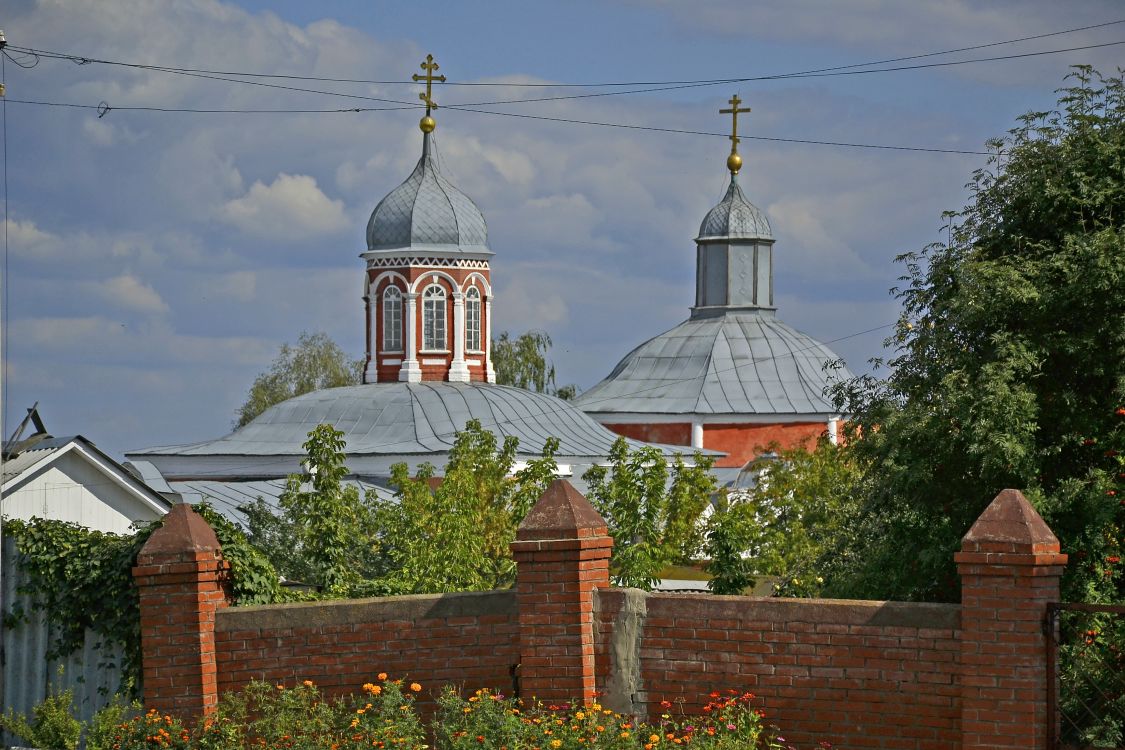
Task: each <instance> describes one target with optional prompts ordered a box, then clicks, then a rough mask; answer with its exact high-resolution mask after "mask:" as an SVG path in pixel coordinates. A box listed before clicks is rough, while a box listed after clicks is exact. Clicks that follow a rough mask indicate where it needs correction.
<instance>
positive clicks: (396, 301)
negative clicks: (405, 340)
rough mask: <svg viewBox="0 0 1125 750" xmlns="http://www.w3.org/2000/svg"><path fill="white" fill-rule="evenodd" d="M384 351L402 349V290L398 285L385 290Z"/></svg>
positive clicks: (399, 350)
mask: <svg viewBox="0 0 1125 750" xmlns="http://www.w3.org/2000/svg"><path fill="white" fill-rule="evenodd" d="M383 351H385V352H401V351H402V292H401V291H399V288H398V287H397V286H389V287H387V289H386V291H385V292H383Z"/></svg>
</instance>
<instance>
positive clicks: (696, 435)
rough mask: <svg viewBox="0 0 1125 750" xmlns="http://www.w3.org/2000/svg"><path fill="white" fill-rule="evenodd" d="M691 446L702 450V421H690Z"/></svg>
mask: <svg viewBox="0 0 1125 750" xmlns="http://www.w3.org/2000/svg"><path fill="white" fill-rule="evenodd" d="M691 447H692V448H695V449H696V450H697V451H700V450H703V423H702V422H700V421H699V420H696V421H694V422H692V423H691Z"/></svg>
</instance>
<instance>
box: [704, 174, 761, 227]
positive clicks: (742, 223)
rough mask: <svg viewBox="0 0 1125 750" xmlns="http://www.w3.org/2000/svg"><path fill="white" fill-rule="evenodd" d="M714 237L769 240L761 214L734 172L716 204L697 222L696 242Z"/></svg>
mask: <svg viewBox="0 0 1125 750" xmlns="http://www.w3.org/2000/svg"><path fill="white" fill-rule="evenodd" d="M716 239H724V240H725V239H737V240H772V239H773V232H772V231H771V230H770V222H769V220H768V219H767V218H766V215H765V213H763V212H762V209H760V208H758V207H757V206H755V205H754V204H753V203H751V202H750V201H748V200H747V199H746V196H745V195H744V194H743V192H742V188H740V187H739V186H738V180H737V179H736V178H735V177H734V175H732V176H731V180H730V187H728V188H727V194H726V195H724V196H723V199H722V200H721V201H719V205H717V206H715V207H714V208H712V209H711V210H710V211H708V212H707V216H705V217H704V218H703V223H702V224H700V225H699V236H698V237H696V242H699V241H701V240H716Z"/></svg>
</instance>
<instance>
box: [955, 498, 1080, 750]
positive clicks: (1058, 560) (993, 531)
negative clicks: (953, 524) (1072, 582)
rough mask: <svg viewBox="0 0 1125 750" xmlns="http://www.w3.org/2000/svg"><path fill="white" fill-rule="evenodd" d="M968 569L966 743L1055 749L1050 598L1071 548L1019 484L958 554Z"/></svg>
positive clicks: (964, 579)
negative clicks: (1063, 549)
mask: <svg viewBox="0 0 1125 750" xmlns="http://www.w3.org/2000/svg"><path fill="white" fill-rule="evenodd" d="M954 560H956V561H957V570H958V572H959V573H960V574H961V639H962V640H961V732H962V737H963V739H962V747H963V748H989V749H990V750H1001V749H1002V748H1012V750H1016V749H1017V748H1018V750H1047V748H1048V746H1049V744H1048V743H1049V740H1048V737H1047V642H1046V636H1045V635H1044V632H1043V623H1044V621H1045V617H1046V611H1047V604H1048V602H1057V601H1058V600H1059V577H1060V576H1061V575H1062V572H1063V567H1064V566H1065V565H1066V555H1063V554H1060V553H1059V540H1058V539H1056V538H1055V535H1054V534H1053V533H1051V530H1050V529H1049V528H1047V524H1046V523H1044V522H1043V519H1042V518H1041V517H1040V516H1039V514H1038V513H1036V512H1035V509H1034V508H1032V507H1031V504H1030V503H1029V502H1028V501H1027V499H1026V498H1025V497H1024V496H1023V494H1022V493H1020V492H1019V491H1018V490H1004V491H1002V492H1001V493H1000V494H999V495H997V496H996V498H995V499H994V500H993V501H992V503H991V504H990V505H989V506H988V508H986V509H985V511H984V513H982V514H981V516H980V518H978V519H977V521H976V523H974V524H973V526H972V528H971V529H969V532H968V533H967V534H965V537H964V538H963V539H962V540H961V551H960V552H958V553H957V554H956V555H955V556H954Z"/></svg>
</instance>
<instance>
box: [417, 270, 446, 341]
mask: <svg viewBox="0 0 1125 750" xmlns="http://www.w3.org/2000/svg"><path fill="white" fill-rule="evenodd" d="M447 300H448V296H447V295H446V293H445V287H443V286H442V285H441V284H430V285H429V286H428V287H426V288H425V289H424V290H422V351H424V352H442V353H446V352H448V351H449V349H448V347H449V319H448V318H449V315H448V311H447V304H446V301H447ZM439 334H440V336H439Z"/></svg>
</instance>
